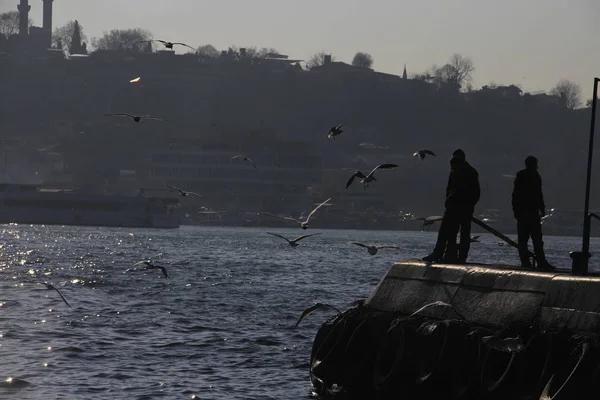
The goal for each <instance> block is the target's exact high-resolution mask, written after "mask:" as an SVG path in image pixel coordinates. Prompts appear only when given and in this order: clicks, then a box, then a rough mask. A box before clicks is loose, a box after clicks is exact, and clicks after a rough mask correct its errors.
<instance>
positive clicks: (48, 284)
mask: <svg viewBox="0 0 600 400" xmlns="http://www.w3.org/2000/svg"><path fill="white" fill-rule="evenodd" d="M21 283H31V284H34V285H44V286H46V288H47V289H48V290H54V291H56V293H58V295H59V296H60V298H61V299H62V301H64V302H65V304H66V305H68V306H69V307H71V305H70V304H69V303H68V302H67V300H66V299H65V297H64V296H63V295H62V293H61V292H59V291H58V289H57V288H55V287H54V286H53V285H52V284H50V283H48V282H30V281H26V282H21Z"/></svg>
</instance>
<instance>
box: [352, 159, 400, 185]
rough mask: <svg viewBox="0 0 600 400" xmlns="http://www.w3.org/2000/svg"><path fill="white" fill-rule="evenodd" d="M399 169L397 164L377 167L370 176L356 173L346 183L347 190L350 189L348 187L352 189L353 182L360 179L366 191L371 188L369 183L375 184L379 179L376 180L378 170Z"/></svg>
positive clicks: (359, 172)
mask: <svg viewBox="0 0 600 400" xmlns="http://www.w3.org/2000/svg"><path fill="white" fill-rule="evenodd" d="M396 167H398V165H396V164H381V165H378V166H376V167H375V168H373V170H372V171H371V172H369V174H368V175H365V174H363V173H362V172H361V171H356V172H355V173H354V174H353V175H352V176H351V177H350V179H349V180H348V182H347V183H346V189H348V187H350V185H352V182H354V179H356V178H360V183H362V184H363V185H364V187H365V189H366V188H367V187H368V186H369V185H368V184H369V182H373V181H376V180H377V179H375V175H374V174H375V171H377V170H378V169H390V168H396Z"/></svg>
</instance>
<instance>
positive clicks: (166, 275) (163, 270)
mask: <svg viewBox="0 0 600 400" xmlns="http://www.w3.org/2000/svg"><path fill="white" fill-rule="evenodd" d="M140 264H145V265H146V268H145V269H160V271H161V272H162V274H163V275H164V276H165V279H169V275H168V274H167V269H166V268H165V267H163V266H161V265H154V264H153V263H152V261H150V260H144V261H140V262H137V263H135V264H133V266H134V267H135V266H136V265H140Z"/></svg>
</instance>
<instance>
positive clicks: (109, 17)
mask: <svg viewBox="0 0 600 400" xmlns="http://www.w3.org/2000/svg"><path fill="white" fill-rule="evenodd" d="M18 2H19V1H18V0H0V12H3V11H7V10H13V9H16V6H17V3H18ZM29 4H30V5H31V14H30V16H31V17H32V18H33V20H34V22H35V25H39V26H41V24H42V23H41V22H42V0H29ZM70 19H77V20H79V22H80V23H81V24H82V25H83V28H84V33H85V34H86V35H87V36H88V38H91V37H94V36H100V35H101V34H102V32H103V31H107V30H110V29H114V28H136V27H139V28H144V29H148V30H150V31H151V32H152V33H153V34H154V38H155V39H156V38H160V39H165V40H169V41H182V42H185V43H188V44H190V45H191V46H192V47H197V46H199V45H202V44H207V43H210V44H212V45H214V46H215V47H216V48H217V49H226V48H227V47H228V46H231V45H237V46H239V47H244V46H247V47H248V46H257V47H274V48H276V49H278V50H279V51H280V52H282V53H284V54H288V55H289V56H290V57H293V58H299V59H308V58H310V56H311V55H312V54H313V53H315V52H317V51H326V52H331V53H332V54H333V55H334V56H335V57H336V58H337V60H338V61H346V62H350V61H351V60H352V57H353V55H354V53H356V52H357V51H366V52H368V53H371V55H372V56H373V58H374V59H375V69H376V70H378V71H382V72H388V73H393V74H400V73H401V72H402V68H403V66H404V64H406V66H407V69H408V72H409V74H411V73H417V72H421V71H423V70H424V69H426V68H427V67H429V66H430V65H431V64H434V63H436V64H439V65H441V64H443V63H444V62H445V61H446V60H447V59H448V57H449V56H450V55H451V54H452V53H454V52H458V53H462V54H464V55H467V56H470V57H471V58H472V59H473V61H474V63H475V67H476V71H475V74H474V84H475V86H476V87H480V86H482V85H485V84H488V83H490V82H495V83H498V84H510V83H514V84H518V85H521V87H522V88H523V89H524V90H526V91H536V90H548V89H550V88H551V87H552V86H553V85H554V84H555V83H556V82H557V81H558V80H559V79H561V78H568V79H570V80H573V81H574V82H576V83H579V84H580V85H581V86H582V90H583V94H584V97H585V98H589V97H591V93H592V85H593V77H594V76H598V75H600V24H599V22H600V1H598V0H571V1H566V0H426V1H418V0H412V1H407V0H371V1H366V0H302V1H296V0H294V1H292V0H252V1H249V0H218V1H217V0H212V1H208V0H55V1H54V16H53V25H54V27H56V26H60V25H62V24H64V23H65V22H67V21H68V20H70Z"/></svg>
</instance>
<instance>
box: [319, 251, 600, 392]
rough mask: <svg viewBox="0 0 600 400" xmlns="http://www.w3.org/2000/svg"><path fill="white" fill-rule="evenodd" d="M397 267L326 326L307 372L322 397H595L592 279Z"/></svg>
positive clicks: (597, 351)
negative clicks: (366, 294)
mask: <svg viewBox="0 0 600 400" xmlns="http://www.w3.org/2000/svg"><path fill="white" fill-rule="evenodd" d="M569 272H570V271H561V270H558V271H553V272H538V271H535V270H526V269H521V268H515V267H510V266H502V265H481V264H467V265H444V264H431V263H425V262H423V261H418V260H408V261H401V262H397V263H395V264H394V265H392V267H391V268H390V269H389V270H388V272H387V274H386V275H385V276H384V277H383V278H382V279H381V281H380V282H379V284H378V285H377V287H376V288H375V290H374V291H373V293H372V294H371V296H369V298H368V299H367V300H366V301H365V302H364V303H363V304H362V305H359V306H357V307H355V308H351V309H349V310H346V311H344V312H342V313H340V314H338V315H337V316H335V317H334V318H332V319H330V320H328V321H326V322H325V323H324V324H323V325H322V326H321V328H320V329H319V331H318V332H317V335H316V337H315V340H314V343H313V349H312V352H311V358H310V377H311V382H312V384H313V387H314V388H315V390H316V392H317V393H319V394H320V395H322V396H326V397H327V396H328V395H332V394H340V393H342V394H349V395H350V396H351V398H372V399H397V398H403V399H419V400H428V399H439V398H445V399H472V400H476V399H490V400H491V399H498V400H500V399H507V398H518V399H531V400H538V399H544V400H549V399H553V400H560V399H565V400H567V399H568V400H576V399H587V398H588V397H586V396H587V393H598V392H600V277H593V276H586V277H574V276H571V275H570V274H569Z"/></svg>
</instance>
